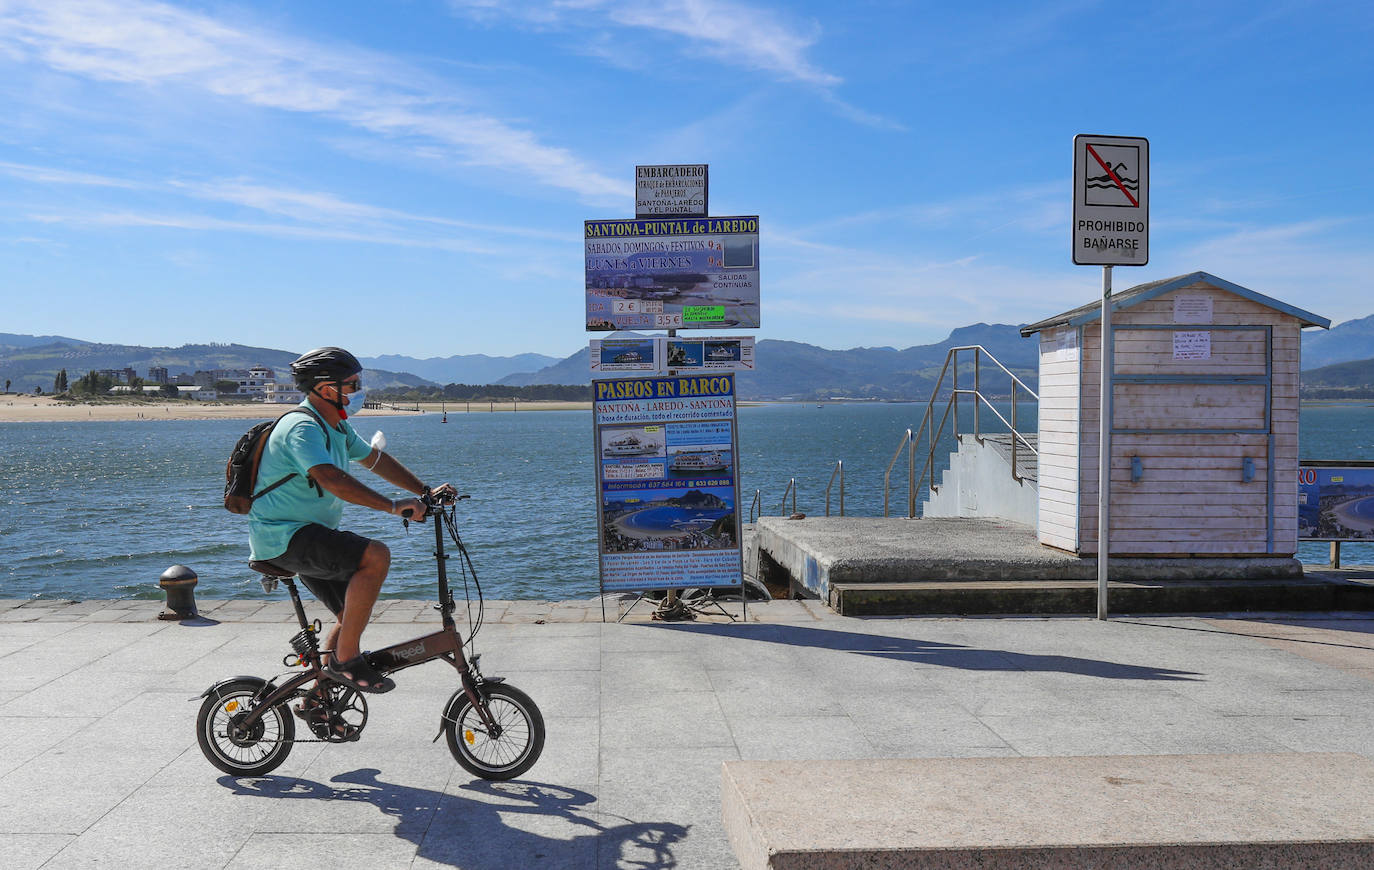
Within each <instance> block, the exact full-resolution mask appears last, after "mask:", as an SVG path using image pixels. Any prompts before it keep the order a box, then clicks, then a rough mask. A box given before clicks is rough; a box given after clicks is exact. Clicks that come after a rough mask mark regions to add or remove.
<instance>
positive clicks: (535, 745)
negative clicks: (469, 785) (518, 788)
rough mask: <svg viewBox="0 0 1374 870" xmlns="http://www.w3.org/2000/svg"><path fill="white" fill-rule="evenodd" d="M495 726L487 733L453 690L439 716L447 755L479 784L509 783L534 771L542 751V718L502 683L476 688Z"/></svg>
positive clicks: (523, 696)
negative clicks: (500, 781)
mask: <svg viewBox="0 0 1374 870" xmlns="http://www.w3.org/2000/svg"><path fill="white" fill-rule="evenodd" d="M482 693H483V694H484V695H485V697H486V702H487V709H488V710H489V711H490V712H491V718H492V719H493V720H494V721H495V722H496V724H497V730H496V731H488V729H487V727H486V726H485V725H484V724H482V717H481V716H480V715H478V712H477V709H476V708H475V707H473V706H472V701H471V700H469V699H468V696H467V693H466V692H464V691H463V690H461V689H459V690H458V691H457V692H455V693H454V695H453V697H452V698H451V699H450V700H449V703H448V708H447V709H446V710H445V711H444V734H445V736H446V737H447V738H448V749H449V752H452V753H453V757H454V758H455V759H457V761H458V763H459V764H461V765H462V766H463V769H464V770H466V771H467V772H468V773H471V774H475V775H476V776H480V777H481V778H482V779H494V780H503V779H514V778H515V777H517V776H519V775H520V774H522V773H524V772H525V771H527V770H529V769H530V768H531V767H533V766H534V763H535V762H536V761H538V760H539V754H540V753H541V752H543V751H544V717H543V716H542V715H541V714H540V712H539V708H538V707H536V706H535V704H534V701H531V700H530V696H529V695H526V694H525V693H524V692H522V691H520V690H519V689H517V688H515V687H514V686H508V685H506V684H505V683H492V684H489V685H486V686H484V687H483V688H482Z"/></svg>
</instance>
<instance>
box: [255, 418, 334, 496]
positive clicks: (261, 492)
mask: <svg viewBox="0 0 1374 870" xmlns="http://www.w3.org/2000/svg"><path fill="white" fill-rule="evenodd" d="M297 413H299V414H308V415H309V416H310V419H312V420H314V421H315V425H317V426H319V427H320V431H321V432H323V433H324V449H326V450H328V449H329V427H328V426H326V425H325V423H324V421H323V420H321V419H320V415H319V414H316V413H315V411H314V410H313V409H311V408H303V407H301V406H299V405H298V406H296V407H294V408H292V409H291V410H289V411H287V412H286V413H285V414H282V415H281V416H280V417H278V418H277V419H276V421H275V422H273V423H272V430H269V431H268V433H267V434H266V435H264V436H263V437H262V439H261V440H260V441H258V450H257V456H255V457H254V460H255V464H256V463H257V462H260V461H261V457H262V451H263V450H264V449H265V448H266V447H267V439H268V438H270V437H271V436H272V431H273V430H275V429H276V428H277V423H280V422H281V421H282V420H285V419H286V418H287V416H289V415H291V414H297ZM297 473H298V472H295V471H293V472H291V473H290V474H288V475H286V476H285V477H283V478H281V479H280V480H277V481H275V482H274V483H270V484H268V485H267V486H265V487H263V488H262V489H260V490H258V491H257V492H256V493H254V494H253V495H252V496H251V500H252V501H257V500H258V499H260V498H262V497H263V496H265V495H267V494H268V493H269V492H271V491H272V490H274V489H276V488H277V487H279V486H281V485H282V484H283V483H286V482H287V481H288V480H290V479H291V478H293V477H295V476H296V474H297ZM305 479H306V481H307V482H308V483H309V484H310V487H311V489H314V490H315V494H316V495H317V496H318V497H319V498H324V491H323V490H322V489H320V485H319V484H318V483H316V482H315V479H314V478H312V477H311V476H310V475H308V474H307V475H306V476H305Z"/></svg>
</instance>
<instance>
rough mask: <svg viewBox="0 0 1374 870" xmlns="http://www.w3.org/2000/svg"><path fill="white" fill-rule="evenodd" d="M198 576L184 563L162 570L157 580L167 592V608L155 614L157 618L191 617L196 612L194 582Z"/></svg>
mask: <svg viewBox="0 0 1374 870" xmlns="http://www.w3.org/2000/svg"><path fill="white" fill-rule="evenodd" d="M199 581H200V578H198V577H197V576H196V572H195V571H192V570H191V569H190V568H187V567H186V566H185V565H173V566H172V567H170V568H168V569H167V570H166V571H163V572H162V577H160V578H159V579H158V581H157V585H159V586H161V587H162V588H163V589H164V590H166V592H167V609H166V610H164V611H162V612H161V613H159V614H158V615H157V618H158V619H193V618H195V617H197V616H199V615H200V614H198V613H197V612H196V591H195V590H196V583H198V582H199Z"/></svg>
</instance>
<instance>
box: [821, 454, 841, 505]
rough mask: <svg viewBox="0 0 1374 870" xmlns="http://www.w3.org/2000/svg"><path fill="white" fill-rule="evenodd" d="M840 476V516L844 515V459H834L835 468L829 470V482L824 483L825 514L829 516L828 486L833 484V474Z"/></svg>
mask: <svg viewBox="0 0 1374 870" xmlns="http://www.w3.org/2000/svg"><path fill="white" fill-rule="evenodd" d="M837 474H838V475H839V476H840V516H844V460H843V459H837V460H835V470H834V471H832V472H830V482H829V483H827V484H826V485H825V515H826V516H830V487H832V486H834V485H835V475H837Z"/></svg>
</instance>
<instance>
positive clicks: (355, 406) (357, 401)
mask: <svg viewBox="0 0 1374 870" xmlns="http://www.w3.org/2000/svg"><path fill="white" fill-rule="evenodd" d="M366 394H367V390H364V389H363V388H362V387H359V388H358V389H356V390H354V391H353V392H351V393H349V394H348V404H347V405H345V406H344V409H345V413H344V414H343V415H342V416H343V417H344V419H345V420H347V419H348V418H349V417H352V416H354V415H356V414H357V413H358V412H359V411H361V410H362V409H363V397H364V396H365V395H366Z"/></svg>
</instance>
